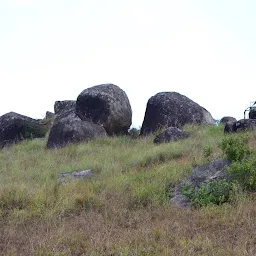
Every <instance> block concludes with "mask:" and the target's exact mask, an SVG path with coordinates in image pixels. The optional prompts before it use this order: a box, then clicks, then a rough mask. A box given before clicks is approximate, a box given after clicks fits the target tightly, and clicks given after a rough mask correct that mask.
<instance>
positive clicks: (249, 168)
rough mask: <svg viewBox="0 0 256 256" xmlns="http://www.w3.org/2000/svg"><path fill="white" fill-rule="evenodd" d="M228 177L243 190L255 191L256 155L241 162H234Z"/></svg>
mask: <svg viewBox="0 0 256 256" xmlns="http://www.w3.org/2000/svg"><path fill="white" fill-rule="evenodd" d="M229 173H230V176H231V178H232V179H233V180H236V181H237V182H238V183H239V185H240V186H241V187H242V189H243V190H249V191H255V190H256V155H253V156H251V157H250V158H248V159H244V160H243V161H242V162H235V163H233V164H232V165H231V166H230V168H229Z"/></svg>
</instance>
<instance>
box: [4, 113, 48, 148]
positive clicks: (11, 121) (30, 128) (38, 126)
mask: <svg viewBox="0 0 256 256" xmlns="http://www.w3.org/2000/svg"><path fill="white" fill-rule="evenodd" d="M47 131H48V124H44V123H43V122H42V121H41V120H35V119H32V118H30V117H27V116H23V115H20V114H17V113H15V112H9V113H7V114H5V115H3V116H1V117H0V147H4V146H5V145H8V144H14V143H17V142H19V141H22V140H24V139H31V138H42V137H44V136H45V134H46V133H47Z"/></svg>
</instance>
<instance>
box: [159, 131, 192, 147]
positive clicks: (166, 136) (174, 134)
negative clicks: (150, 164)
mask: <svg viewBox="0 0 256 256" xmlns="http://www.w3.org/2000/svg"><path fill="white" fill-rule="evenodd" d="M188 136H189V134H188V133H187V132H185V131H182V130H180V129H179V128H177V127H169V128H168V129H166V130H165V131H164V132H162V133H160V134H158V135H156V137H155V139H154V143H155V144H160V143H167V142H171V141H177V140H181V139H185V138H188Z"/></svg>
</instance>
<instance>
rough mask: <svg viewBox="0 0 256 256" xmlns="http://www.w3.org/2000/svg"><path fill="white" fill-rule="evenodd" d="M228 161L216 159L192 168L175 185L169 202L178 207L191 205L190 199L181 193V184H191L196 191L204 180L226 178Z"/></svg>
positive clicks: (210, 180)
mask: <svg viewBox="0 0 256 256" xmlns="http://www.w3.org/2000/svg"><path fill="white" fill-rule="evenodd" d="M229 165H230V162H229V161H227V160H224V159H217V160H214V161H212V162H210V163H207V164H204V165H201V166H198V167H196V168H195V169H193V170H192V173H191V175H190V176H189V177H188V178H187V179H185V180H184V181H182V182H181V184H179V185H177V186H176V187H175V188H174V190H173V191H172V192H171V203H172V204H173V205H175V206H176V207H179V208H186V207H189V206H191V203H190V201H189V200H188V198H186V197H185V196H184V195H183V194H182V193H181V188H182V187H183V186H190V185H192V186H193V187H194V188H195V190H196V191H198V189H199V188H200V187H201V186H202V185H203V184H205V183H206V182H212V181H214V180H221V179H228V178H229V177H228V174H227V172H226V168H227V167H228V166H229Z"/></svg>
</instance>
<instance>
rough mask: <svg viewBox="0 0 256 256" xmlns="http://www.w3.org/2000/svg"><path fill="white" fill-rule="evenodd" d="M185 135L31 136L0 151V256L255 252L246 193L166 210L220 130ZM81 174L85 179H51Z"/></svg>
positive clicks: (250, 198)
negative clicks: (48, 143) (173, 138)
mask: <svg viewBox="0 0 256 256" xmlns="http://www.w3.org/2000/svg"><path fill="white" fill-rule="evenodd" d="M186 129H187V130H188V131H189V132H190V133H191V138H189V139H187V140H184V141H180V142H175V143H170V144H165V145H159V146H155V145H153V143H152V141H153V137H147V138H140V139H138V140H132V139H129V138H126V137H120V138H105V139H100V140H96V141H92V142H90V143H88V144H79V145H73V146H70V147H67V148H64V149H61V150H46V149H45V148H44V147H45V141H42V140H34V141H26V142H23V143H21V144H19V145H16V146H13V147H11V148H8V149H4V150H3V151H1V152H0V206H1V208H0V216H1V219H0V254H1V253H2V255H49V256H50V255H127V256H128V255H130V256H131V255H256V201H255V197H254V195H253V194H251V195H240V196H239V197H238V198H237V200H236V201H235V202H233V203H232V204H224V205H222V206H211V207H205V208H201V209H190V210H181V209H176V208H174V207H173V206H172V205H170V203H169V195H170V189H171V187H172V186H174V185H175V184H177V183H178V182H179V181H180V180H181V179H183V178H184V177H185V176H187V175H188V174H189V172H190V171H191V169H192V166H195V165H198V164H202V163H204V162H207V161H208V160H209V158H210V159H213V158H216V157H218V156H219V155H220V153H221V152H220V150H219V149H218V146H217V144H218V142H219V141H221V139H222V137H223V136H224V135H223V131H222V128H221V127H220V128H219V127H210V128H209V127H187V128H186ZM250 136H251V142H250V144H251V145H252V146H253V145H255V141H256V140H255V136H254V135H250ZM206 147H211V148H212V151H213V153H212V154H211V155H210V156H209V157H207V159H206V157H205V156H204V150H205V148H206ZM87 168H90V169H92V170H94V172H95V175H94V176H93V177H92V178H91V179H90V180H82V181H73V182H71V183H69V184H67V185H66V186H63V185H61V184H60V183H59V182H58V180H57V177H58V173H60V172H67V171H77V170H83V169H87Z"/></svg>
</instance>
